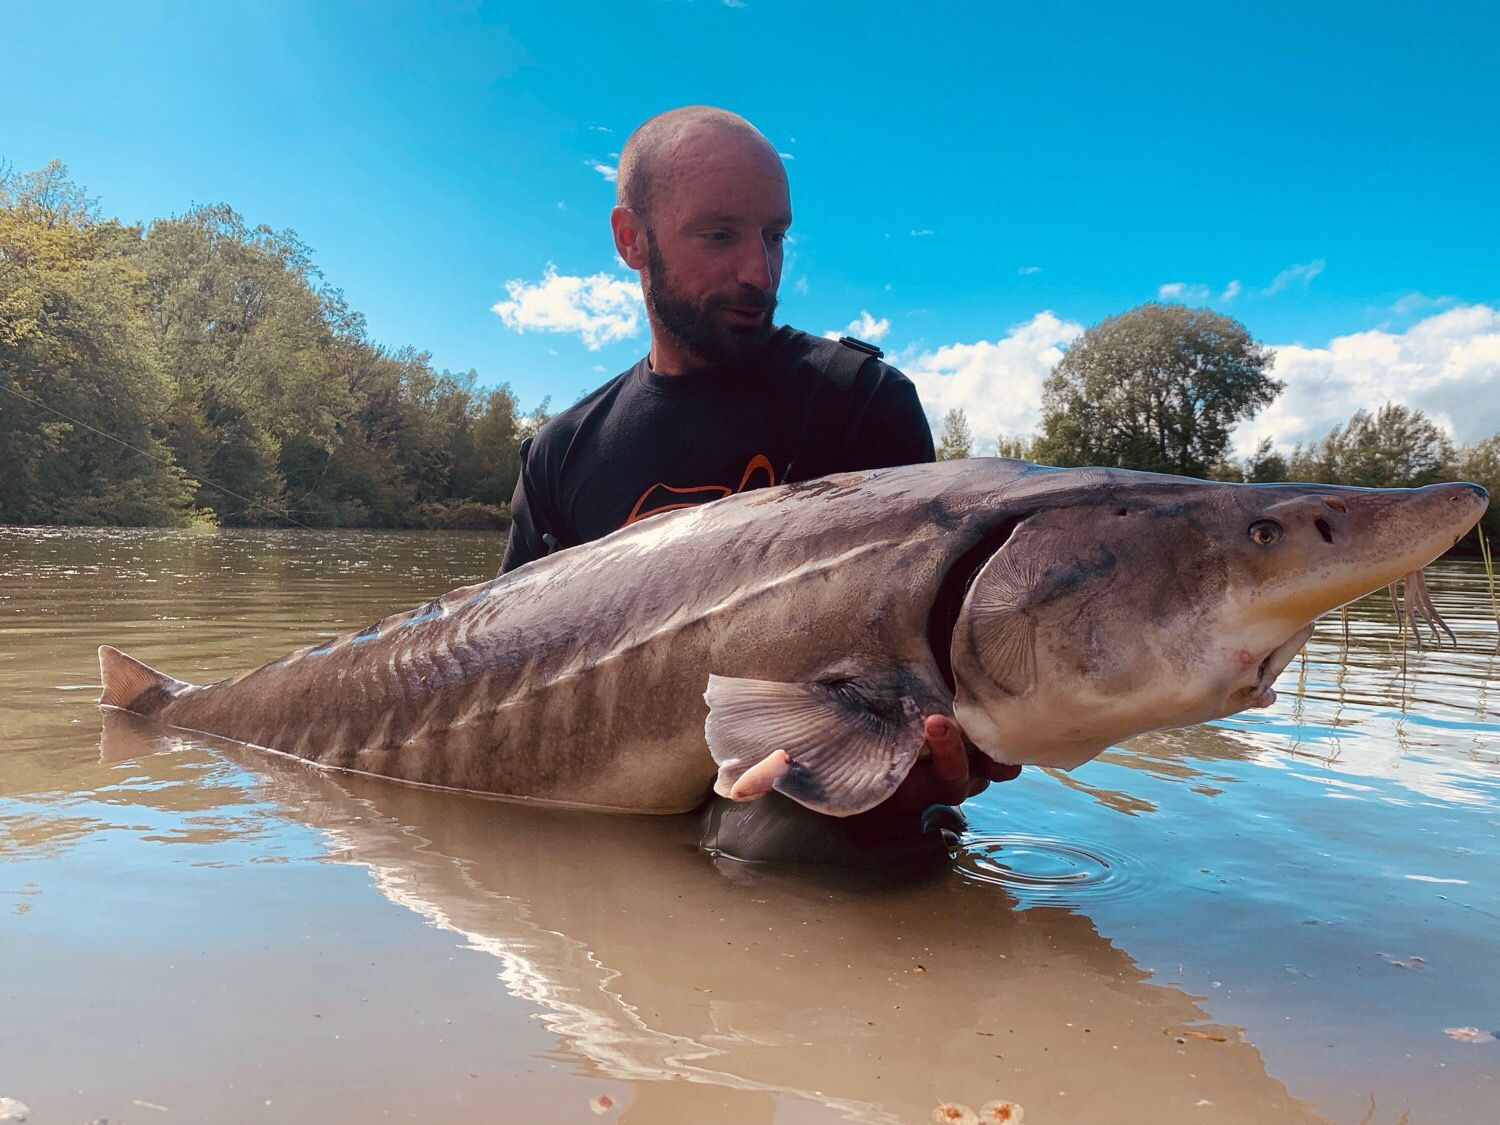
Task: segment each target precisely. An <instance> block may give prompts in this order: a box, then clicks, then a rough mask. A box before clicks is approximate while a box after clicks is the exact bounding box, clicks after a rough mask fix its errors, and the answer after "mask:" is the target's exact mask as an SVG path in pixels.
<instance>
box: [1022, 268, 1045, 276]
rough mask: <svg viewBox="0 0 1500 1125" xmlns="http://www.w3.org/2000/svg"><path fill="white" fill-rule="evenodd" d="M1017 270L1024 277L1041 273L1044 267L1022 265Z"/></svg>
mask: <svg viewBox="0 0 1500 1125" xmlns="http://www.w3.org/2000/svg"><path fill="white" fill-rule="evenodd" d="M1016 272H1017V273H1018V274H1020V275H1021V276H1022V277H1030V276H1031V275H1032V274H1034V273H1041V272H1042V267H1041V266H1022V267H1021V268H1020V269H1018V270H1016Z"/></svg>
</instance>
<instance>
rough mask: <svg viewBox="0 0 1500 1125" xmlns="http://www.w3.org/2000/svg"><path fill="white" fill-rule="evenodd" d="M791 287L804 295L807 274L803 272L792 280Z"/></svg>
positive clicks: (805, 293)
mask: <svg viewBox="0 0 1500 1125" xmlns="http://www.w3.org/2000/svg"><path fill="white" fill-rule="evenodd" d="M792 289H793V290H795V291H796V292H798V293H800V294H802V295H803V296H804V297H805V296H807V275H806V274H803V275H802V276H801V277H799V278H798V279H797V280H796V281H795V282H793V283H792Z"/></svg>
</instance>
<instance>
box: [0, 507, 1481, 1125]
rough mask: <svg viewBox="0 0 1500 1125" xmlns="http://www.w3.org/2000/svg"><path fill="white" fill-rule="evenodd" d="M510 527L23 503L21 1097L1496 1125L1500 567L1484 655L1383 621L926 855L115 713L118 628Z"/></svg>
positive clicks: (179, 633) (377, 1116) (6, 618)
mask: <svg viewBox="0 0 1500 1125" xmlns="http://www.w3.org/2000/svg"><path fill="white" fill-rule="evenodd" d="M500 546H501V544H500V542H499V541H498V540H497V539H495V538H493V537H486V536H481V535H460V534H453V535H445V534H375V533H369V534H367V533H348V532H344V533H248V532H218V533H201V534H194V533H173V532H138V531H100V530H77V529H43V530H37V529H17V528H0V1004H3V1017H4V1018H3V1019H0V1098H14V1099H18V1100H19V1101H20V1102H22V1103H24V1104H25V1105H26V1106H28V1107H29V1109H30V1116H29V1120H30V1121H32V1122H38V1123H43V1122H79V1123H81V1122H87V1121H96V1120H98V1119H107V1120H109V1121H110V1122H114V1123H118V1122H142V1121H145V1122H162V1123H163V1125H166V1123H169V1122H171V1121H213V1122H240V1121H245V1122H272V1121H318V1122H345V1121H347V1122H364V1121H371V1120H392V1121H420V1122H466V1121H518V1122H520V1121H525V1122H531V1121H535V1122H570V1121H577V1122H590V1121H608V1120H614V1121H621V1122H628V1123H632V1125H642V1123H651V1125H655V1123H662V1125H676V1123H689V1122H693V1123H696V1122H719V1121H724V1122H745V1123H752V1125H753V1123H770V1122H778V1123H802V1122H833V1121H856V1122H872V1123H874V1122H891V1123H894V1122H914V1123H916V1122H926V1121H928V1120H929V1119H930V1114H931V1112H932V1109H933V1108H934V1107H935V1106H936V1105H938V1104H939V1103H940V1102H946V1101H954V1102H961V1103H966V1104H968V1105H970V1106H973V1107H975V1108H976V1109H977V1108H978V1107H979V1106H980V1105H981V1104H982V1103H984V1102H987V1101H989V1100H990V1099H993V1098H1006V1099H1010V1100H1013V1101H1015V1102H1017V1103H1019V1104H1020V1105H1022V1106H1023V1107H1024V1110H1025V1121H1026V1122H1027V1123H1028V1125H1048V1123H1058V1122H1121V1123H1125V1122H1143V1123H1144V1122H1151V1123H1164V1122H1203V1123H1209V1122H1277V1123H1282V1122H1312V1121H1335V1122H1350V1123H1355V1122H1368V1123H1371V1125H1374V1123H1380V1122H1388V1123H1395V1122H1409V1123H1413V1125H1414V1123H1417V1122H1495V1121H1500V1083H1497V1076H1500V1042H1496V1041H1492V1040H1489V1039H1487V1038H1486V1036H1487V1034H1488V1033H1493V1032H1495V1031H1497V1030H1500V878H1497V873H1500V868H1497V860H1500V812H1497V799H1500V654H1497V629H1496V625H1495V620H1494V616H1493V610H1492V609H1491V606H1490V602H1489V596H1490V595H1489V591H1488V588H1487V586H1486V582H1485V576H1484V574H1483V572H1482V570H1480V568H1479V567H1478V566H1476V565H1473V564H1469V563H1464V562H1452V563H1449V562H1445V563H1442V564H1440V565H1439V566H1437V567H1435V568H1434V569H1433V571H1432V574H1431V580H1430V581H1431V586H1432V589H1433V593H1434V596H1435V598H1436V600H1437V602H1438V604H1439V605H1440V606H1441V607H1442V608H1443V610H1444V612H1445V614H1446V615H1447V617H1448V620H1449V622H1450V623H1451V624H1452V626H1453V628H1454V629H1455V631H1456V632H1457V634H1458V638H1459V647H1458V648H1456V649H1455V648H1452V647H1448V648H1444V649H1441V650H1437V649H1431V648H1429V649H1428V650H1426V651H1425V652H1422V653H1416V652H1410V653H1408V654H1407V655H1406V656H1405V657H1404V658H1403V656H1402V654H1401V650H1400V639H1399V634H1398V632H1397V630H1396V627H1395V625H1394V623H1393V618H1392V616H1391V613H1390V610H1389V607H1388V605H1383V604H1381V603H1380V602H1379V601H1376V600H1368V601H1366V602H1363V603H1360V604H1359V605H1358V606H1356V607H1355V608H1354V610H1353V612H1352V613H1351V615H1350V619H1349V623H1348V634H1347V638H1346V636H1345V631H1344V629H1343V628H1342V627H1341V623H1340V621H1339V619H1338V617H1337V615H1335V616H1334V617H1333V618H1331V619H1329V620H1326V621H1325V622H1324V623H1323V624H1322V625H1321V626H1320V628H1319V631H1318V633H1317V635H1316V636H1315V637H1314V639H1313V641H1312V643H1311V644H1310V646H1309V648H1308V651H1307V653H1306V658H1305V660H1302V661H1295V662H1293V664H1292V666H1291V667H1290V668H1289V669H1288V670H1287V672H1286V673H1285V675H1284V676H1283V677H1282V680H1281V682H1280V684H1279V685H1278V688H1279V690H1280V691H1281V693H1282V697H1281V700H1280V702H1278V703H1277V704H1276V706H1275V707H1273V708H1272V709H1271V710H1269V711H1266V712H1258V713H1256V714H1254V715H1253V716H1246V717H1242V718H1238V719H1233V720H1228V721H1225V722H1222V723H1218V724H1215V725H1213V726H1208V727H1201V728H1197V729H1194V730H1190V731H1178V732H1171V733H1167V734H1160V735H1153V736H1147V737H1143V738H1139V739H1136V740H1134V741H1132V742H1131V743H1129V744H1128V745H1126V746H1123V747H1121V748H1118V749H1116V750H1113V751H1111V752H1109V753H1107V754H1105V755H1104V756H1103V757H1101V758H1100V759H1099V760H1097V761H1095V762H1092V763H1090V764H1088V765H1086V766H1083V767H1081V768H1080V769H1078V770H1077V771H1075V772H1074V773H1073V774H1072V775H1063V774H1052V773H1048V772H1045V771H1041V770H1026V771H1024V773H1023V776H1022V778H1021V779H1020V780H1018V781H1015V782H1012V783H1010V784H1007V785H1000V786H995V787H993V788H992V789H991V790H990V791H989V792H988V793H986V794H984V795H983V796H982V797H980V798H978V799H976V800H975V801H973V802H971V803H970V805H969V806H968V809H967V811H968V812H969V815H970V820H971V826H970V830H969V832H968V834H967V836H966V837H965V839H964V844H963V850H962V852H961V854H960V855H959V857H958V859H957V860H956V861H955V863H954V864H953V866H952V867H951V868H950V869H948V870H945V871H942V872H939V873H936V874H935V875H933V876H931V877H928V878H926V879H923V880H918V881H911V880H894V879H891V880H885V879H876V880H874V881H873V883H872V881H871V880H868V879H865V880H849V879H840V878H829V877H826V876H822V877H813V876H810V875H807V874H805V873H804V874H789V873H768V872H763V871H757V870H753V869H749V868H746V867H744V866H743V865H737V864H733V863H728V862H719V863H715V862H714V861H712V860H710V859H709V858H708V857H706V856H704V855H702V854H700V853H699V852H698V851H697V850H696V849H695V846H694V844H695V841H696V827H695V825H694V824H693V822H691V821H690V820H687V819H685V818H669V819H631V818H623V817H609V816H595V815H589V814H579V813H559V812H547V811H540V810H535V809H529V808H524V807H517V806H512V805H507V804H502V803H497V802H493V801H484V800H479V799H474V798H466V797H460V796H453V795H446V794H440V793H429V792H423V791H417V790H412V789H406V788H402V787H400V786H397V785H394V784H389V783H384V782H380V781H376V780H371V779H362V778H350V777H343V776H337V775H330V774H325V773H320V772H317V771H315V770H312V769H309V768H307V767H304V766H302V765H300V764H298V763H295V762H287V761H284V760H275V759H270V758H267V757H266V756H263V755H257V754H255V753H254V752H251V751H247V750H245V749H243V748H236V747H233V746H229V745H220V744H215V743H214V742H213V741H212V740H205V739H194V738H188V737H185V736H177V737H172V736H170V735H164V734H163V732H161V731H159V730H153V729H151V728H147V727H139V726H137V725H135V724H132V723H130V722H129V721H128V720H122V721H120V722H111V724H110V727H109V729H107V730H105V729H104V728H103V727H102V724H101V716H100V714H99V712H98V710H97V709H96V707H95V706H94V702H93V701H94V699H95V698H96V696H97V693H98V671H97V664H96V662H95V657H94V649H95V647H96V646H97V645H98V644H100V643H101V642H109V643H112V644H116V645H118V646H119V647H121V648H123V649H125V650H126V651H127V652H130V653H132V654H134V655H136V656H139V657H140V658H142V659H144V660H146V661H147V662H148V663H151V664H153V665H156V666H158V667H160V668H162V669H163V670H164V671H167V672H170V673H173V674H175V675H177V676H180V677H182V678H184V679H190V680H195V681H198V682H205V681H208V680H212V679H216V678H218V677H221V676H224V675H228V674H230V673H233V672H236V671H239V670H241V669H243V668H246V667H249V666H252V665H255V664H257V663H260V662H262V661H264V660H267V659H271V658H274V657H277V656H280V655H282V654H284V653H285V652H286V651H288V650H289V649H291V648H293V647H295V646H297V645H300V644H303V643H307V642H308V641H309V640H311V639H313V638H316V637H319V636H328V635H333V634H336V633H339V632H344V631H348V630H351V629H356V628H359V627H362V626H364V625H366V624H368V623H369V622H370V621H372V620H374V619H376V618H378V617H380V616H383V615H384V614H386V613H388V612H391V611H394V610H397V609H402V608H407V607H410V606H412V605H416V604H419V603H420V602H421V601H423V600H425V599H427V598H429V597H431V596H433V595H436V594H439V593H442V592H444V591H446V590H448V589H449V588H451V587H453V586H457V585H460V584H462V583H465V582H471V581H475V580H479V579H481V578H483V577H485V576H488V575H489V574H492V573H493V571H494V567H495V565H496V563H497V561H498V558H499V552H500ZM1450 1028H1474V1029H1476V1031H1477V1032H1478V1034H1477V1035H1476V1036H1473V1038H1476V1039H1478V1040H1479V1041H1478V1042H1461V1041H1458V1040H1457V1039H1455V1038H1453V1037H1451V1036H1450V1035H1449V1034H1448V1033H1447V1029H1450ZM600 1098H608V1099H612V1102H613V1104H612V1105H606V1104H604V1103H602V1102H599V1101H597V1100H596V1099H600ZM0 1104H7V1103H0ZM595 1110H602V1111H603V1112H602V1113H600V1114H598V1115H597V1116H596V1114H595Z"/></svg>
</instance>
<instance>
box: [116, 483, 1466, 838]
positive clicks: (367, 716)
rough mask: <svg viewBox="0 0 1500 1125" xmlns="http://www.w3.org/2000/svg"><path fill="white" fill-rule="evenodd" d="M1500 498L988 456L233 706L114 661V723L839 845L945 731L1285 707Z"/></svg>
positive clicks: (834, 499) (490, 595)
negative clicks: (796, 810) (738, 804)
mask: <svg viewBox="0 0 1500 1125" xmlns="http://www.w3.org/2000/svg"><path fill="white" fill-rule="evenodd" d="M830 482H832V483H834V484H835V485H836V487H829V486H828V485H829V483H830ZM1487 500H1488V498H1487V495H1486V494H1485V492H1484V490H1483V489H1481V488H1479V487H1478V486H1476V485H1468V484H1447V485H1431V486H1428V487H1426V488H1421V489H1410V490H1406V489H1393V490H1379V489H1356V488H1341V487H1335V486H1325V485H1317V484H1284V485H1236V484H1222V483H1216V482H1209V481H1200V480H1194V479H1190V478H1183V477H1171V476H1162V475H1157V474H1150V473H1136V472H1129V471H1125V470H1114V469H1051V468H1045V467H1042V466H1037V465H1030V464H1027V463H1024V462H1018V461H1009V460H1004V459H997V458H989V459H972V460H964V461H950V462H941V463H939V464H934V465H917V466H907V467H903V468H894V469H882V470H875V471H870V472H863V473H851V474H842V475H840V476H838V477H836V478H826V479H825V480H824V481H822V482H807V483H802V484H793V485H784V486H780V487H776V488H769V489H761V490H758V491H754V492H749V493H745V494H742V495H739V496H735V497H730V498H726V499H724V500H721V501H716V502H715V503H712V504H707V505H703V506H700V507H697V508H690V509H684V510H680V511H677V512H672V513H667V514H664V515H661V516H657V517H653V518H652V519H650V520H647V521H644V522H642V523H639V524H635V525H632V526H630V527H627V528H623V529H621V530H620V531H617V532H615V533H613V534H612V535H609V536H606V537H605V538H603V539H600V540H597V541H595V542H593V543H590V544H587V545H584V546H581V547H576V548H573V549H570V550H566V551H561V552H558V553H555V554H553V555H552V556H550V557H548V558H545V559H542V560H539V561H537V562H535V563H532V564H531V565H528V566H526V567H523V568H521V569H520V570H517V571H515V572H513V573H511V574H508V575H505V576H503V577H501V578H499V579H496V580H495V581H493V582H489V583H485V584H483V585H480V586H473V587H465V588H461V589H458V590H454V591H452V592H451V593H448V594H445V595H443V596H442V597H439V598H437V599H435V600H433V601H431V602H429V603H428V604H426V605H424V606H422V607H421V608H420V609H419V610H412V611H409V612H407V613H402V614H397V615H394V616H392V617H389V618H386V619H385V620H383V621H380V622H377V623H376V624H374V625H372V626H370V627H369V628H367V629H364V630H362V631H360V632H359V633H357V634H351V635H348V636H344V637H339V638H336V639H334V640H332V641H326V642H322V643H319V644H317V645H315V646H310V647H308V648H305V649H302V650H300V651H298V652H296V653H293V654H291V655H290V656H288V657H286V658H283V659H281V660H277V661H273V662H271V663H269V664H266V665H264V666H263V667H261V668H258V669H254V670H252V671H249V672H246V673H244V674H242V675H240V676H237V677H234V678H233V679H230V680H225V681H223V682H221V683H218V684H212V685H208V686H205V687H198V686H194V685H191V684H187V683H184V682H182V681H179V680H175V679H172V678H171V677H168V676H165V675H163V674H161V673H158V672H156V671H154V670H152V669H150V668H148V667H146V666H145V665H143V664H141V663H140V662H138V661H136V660H133V659H131V658H130V657H127V656H125V655H124V654H123V653H120V652H118V651H117V650H115V649H113V648H110V647H108V646H105V647H103V648H101V649H100V666H101V672H102V677H103V693H102V695H101V699H100V702H101V704H103V705H105V706H107V707H117V708H121V709H124V710H128V711H133V712H136V713H139V714H143V715H148V716H151V717H152V718H153V719H155V720H157V721H159V722H161V723H164V724H167V725H169V726H173V727H178V728H182V729H187V730H192V731H199V732H204V733H209V734H214V735H218V736H220V737H225V738H229V739H233V740H236V741H239V742H242V743H246V744H250V745H254V746H259V747H263V748H266V749H269V750H274V751H279V752H282V753H290V754H294V755H296V756H299V757H303V758H306V759H308V760H310V761H313V762H315V763H317V764H319V765H322V766H326V767H329V768H335V769H341V770H348V771H353V772H360V773H368V774H377V775H381V776H385V777H390V778H393V779H396V780H398V781H403V782H408V783H412V784H418V785H425V786H434V787H440V788H447V789H455V790H463V791H469V792H478V793H484V794H490V795H494V796H500V797H506V798H511V799H516V800H527V801H536V802H543V803H549V804H555V805H563V806H574V807H587V808H600V809H613V810H619V811H629V812H642V813H675V812H685V811H688V810H690V809H693V808H695V807H697V806H698V805H700V804H701V803H702V802H703V801H704V799H705V798H706V797H707V796H708V794H709V793H710V791H712V790H717V791H719V792H720V793H727V794H732V795H738V796H740V797H748V798H753V797H756V796H759V795H761V794H764V793H767V792H771V791H773V790H774V791H776V792H779V793H782V794H785V795H787V796H789V797H791V798H792V799H793V800H795V801H798V802H800V803H802V804H803V805H806V806H807V807H808V808H811V809H814V810H816V811H818V812H822V813H827V814H830V815H834V816H847V815H850V814H854V813H858V812H862V811H864V810H867V809H870V808H872V807H874V806H876V805H878V804H880V803H881V802H882V801H884V800H885V799H886V798H887V797H889V796H890V795H891V793H892V792H894V791H895V789H896V788H897V787H898V786H899V785H900V784H901V782H902V780H903V779H904V778H905V776H906V775H907V773H908V772H909V771H910V769H911V768H912V765H913V763H914V762H915V761H916V759H917V757H918V755H919V753H920V751H921V748H922V744H923V733H922V731H923V720H924V717H926V716H930V715H934V714H941V715H951V716H954V717H955V718H956V719H957V721H958V723H959V725H960V726H961V727H962V729H963V731H964V733H965V735H966V736H967V737H968V738H969V739H970V740H971V741H972V742H973V743H974V744H975V745H976V746H977V747H978V749H979V750H981V751H982V752H984V753H985V754H987V755H989V756H990V757H991V758H992V759H994V760H995V761H997V762H1001V763H1005V764H1011V765H1030V764H1035V765H1048V766H1059V767H1062V768H1064V769H1071V768H1073V767H1075V766H1077V765H1079V764H1080V763H1082V762H1085V761H1087V760H1088V759H1090V758H1092V757H1093V756H1094V755H1096V754H1098V753H1099V752H1100V751H1101V750H1103V749H1105V748H1106V747H1108V746H1110V745H1112V744H1114V743H1116V742H1119V741H1121V740H1123V739H1126V738H1129V737H1131V736H1132V735H1136V734H1140V733H1143V732H1145V731H1149V730H1156V729H1161V728H1164V727H1174V726H1186V725H1191V724H1194V723H1199V722H1203V721H1206V720H1209V719H1215V718H1219V717H1222V716H1225V715H1229V714H1233V713H1235V712H1236V711H1239V710H1242V709H1244V708H1245V707H1247V706H1253V705H1257V704H1263V703H1265V702H1268V701H1269V700H1270V698H1272V695H1271V684H1272V683H1273V682H1274V680H1275V678H1276V676H1277V675H1278V674H1279V673H1280V672H1281V670H1282V668H1283V667H1284V666H1285V665H1286V663H1287V662H1288V661H1290V660H1291V658H1292V657H1293V656H1294V655H1295V653H1296V651H1297V649H1298V648H1299V647H1300V645H1301V643H1302V641H1303V640H1304V639H1305V638H1306V635H1307V632H1308V631H1309V630H1310V629H1311V625H1312V622H1313V621H1314V620H1315V619H1316V618H1317V617H1318V616H1319V615H1320V614H1322V613H1325V612H1327V611H1328V610H1331V609H1333V608H1335V607H1337V606H1338V605H1341V604H1343V603H1344V602H1347V601H1349V600H1351V599H1352V598H1355V597H1359V596H1361V595H1362V594H1365V593H1368V592H1370V591H1372V590H1377V589H1379V588H1380V587H1381V586H1384V585H1386V584H1388V583H1390V582H1392V581H1394V580H1395V579H1396V578H1397V577H1399V576H1402V575H1407V574H1411V573H1413V572H1416V571H1418V570H1420V568H1421V567H1422V566H1424V565H1426V564H1427V563H1428V562H1430V561H1431V560H1432V559H1434V558H1436V557H1437V556H1438V555H1440V554H1442V553H1443V552H1444V551H1445V550H1447V549H1448V547H1450V546H1452V544H1453V543H1454V542H1455V541H1456V540H1457V539H1458V538H1459V537H1461V536H1462V535H1463V534H1464V533H1465V532H1466V531H1467V530H1468V529H1469V528H1470V527H1472V526H1473V525H1474V524H1475V522H1477V521H1478V519H1479V517H1480V515H1481V514H1482V513H1483V512H1484V509H1485V506H1486V504H1487ZM668 523H670V525H671V526H670V529H669V530H670V531H671V534H670V535H662V534H660V532H661V531H662V530H663V529H666V528H667V525H668ZM1423 608H1424V609H1425V608H1426V606H1424V607H1423Z"/></svg>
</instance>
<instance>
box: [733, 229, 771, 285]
mask: <svg viewBox="0 0 1500 1125" xmlns="http://www.w3.org/2000/svg"><path fill="white" fill-rule="evenodd" d="M745 243H746V246H745V252H744V254H743V255H742V256H741V257H740V263H739V264H740V268H739V275H738V276H737V277H736V278H735V280H736V281H738V282H739V283H740V284H741V285H749V286H753V287H754V288H756V289H759V290H761V291H762V292H763V293H769V292H770V291H771V290H772V289H773V288H774V287H775V284H776V275H775V273H774V272H773V262H772V253H773V251H772V249H771V247H770V246H768V245H767V244H766V242H765V240H764V239H760V238H749V239H746V240H745Z"/></svg>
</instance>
